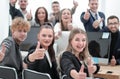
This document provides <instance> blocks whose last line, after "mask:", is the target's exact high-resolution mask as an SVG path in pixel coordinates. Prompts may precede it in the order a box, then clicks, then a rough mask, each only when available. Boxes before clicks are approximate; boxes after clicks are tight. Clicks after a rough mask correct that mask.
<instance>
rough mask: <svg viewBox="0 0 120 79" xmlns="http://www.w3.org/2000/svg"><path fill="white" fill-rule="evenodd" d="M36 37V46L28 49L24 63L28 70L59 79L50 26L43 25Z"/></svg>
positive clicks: (52, 32)
mask: <svg viewBox="0 0 120 79" xmlns="http://www.w3.org/2000/svg"><path fill="white" fill-rule="evenodd" d="M37 37H38V42H37V44H35V45H33V46H32V47H31V48H30V49H29V51H28V52H29V54H28V55H27V56H26V57H25V59H24V62H25V63H27V64H28V68H29V69H32V70H35V71H38V72H42V73H48V74H49V75H50V76H51V78H52V79H59V75H58V72H57V63H56V59H55V52H54V49H53V44H54V31H53V28H52V25H50V24H43V25H42V26H41V27H40V31H39V33H38V35H37Z"/></svg>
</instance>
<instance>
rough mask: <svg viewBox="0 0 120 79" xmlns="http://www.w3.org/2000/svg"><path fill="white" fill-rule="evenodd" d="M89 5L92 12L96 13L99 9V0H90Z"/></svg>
mask: <svg viewBox="0 0 120 79" xmlns="http://www.w3.org/2000/svg"><path fill="white" fill-rule="evenodd" d="M88 6H89V7H90V10H91V11H92V12H94V13H96V12H97V9H98V0H89V4H88Z"/></svg>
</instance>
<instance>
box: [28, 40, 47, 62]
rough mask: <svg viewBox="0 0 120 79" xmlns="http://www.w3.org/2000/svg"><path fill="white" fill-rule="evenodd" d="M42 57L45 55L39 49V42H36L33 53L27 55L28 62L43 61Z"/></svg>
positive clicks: (42, 49)
mask: <svg viewBox="0 0 120 79" xmlns="http://www.w3.org/2000/svg"><path fill="white" fill-rule="evenodd" d="M44 55H45V49H44V48H40V42H38V44H37V47H36V49H35V51H34V52H33V53H32V54H30V55H29V60H30V61H31V62H34V61H35V60H38V59H43V58H44Z"/></svg>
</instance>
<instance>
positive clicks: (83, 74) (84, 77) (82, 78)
mask: <svg viewBox="0 0 120 79" xmlns="http://www.w3.org/2000/svg"><path fill="white" fill-rule="evenodd" d="M78 79H86V73H84V65H82V66H81V69H80V71H79V78H78Z"/></svg>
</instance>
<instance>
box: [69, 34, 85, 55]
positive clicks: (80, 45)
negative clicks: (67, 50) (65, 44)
mask: <svg viewBox="0 0 120 79" xmlns="http://www.w3.org/2000/svg"><path fill="white" fill-rule="evenodd" d="M71 45H72V48H73V49H74V52H75V53H78V54H79V53H80V52H83V50H84V49H85V47H86V36H85V35H84V34H81V33H77V34H75V36H74V37H73V39H72V40H71Z"/></svg>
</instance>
